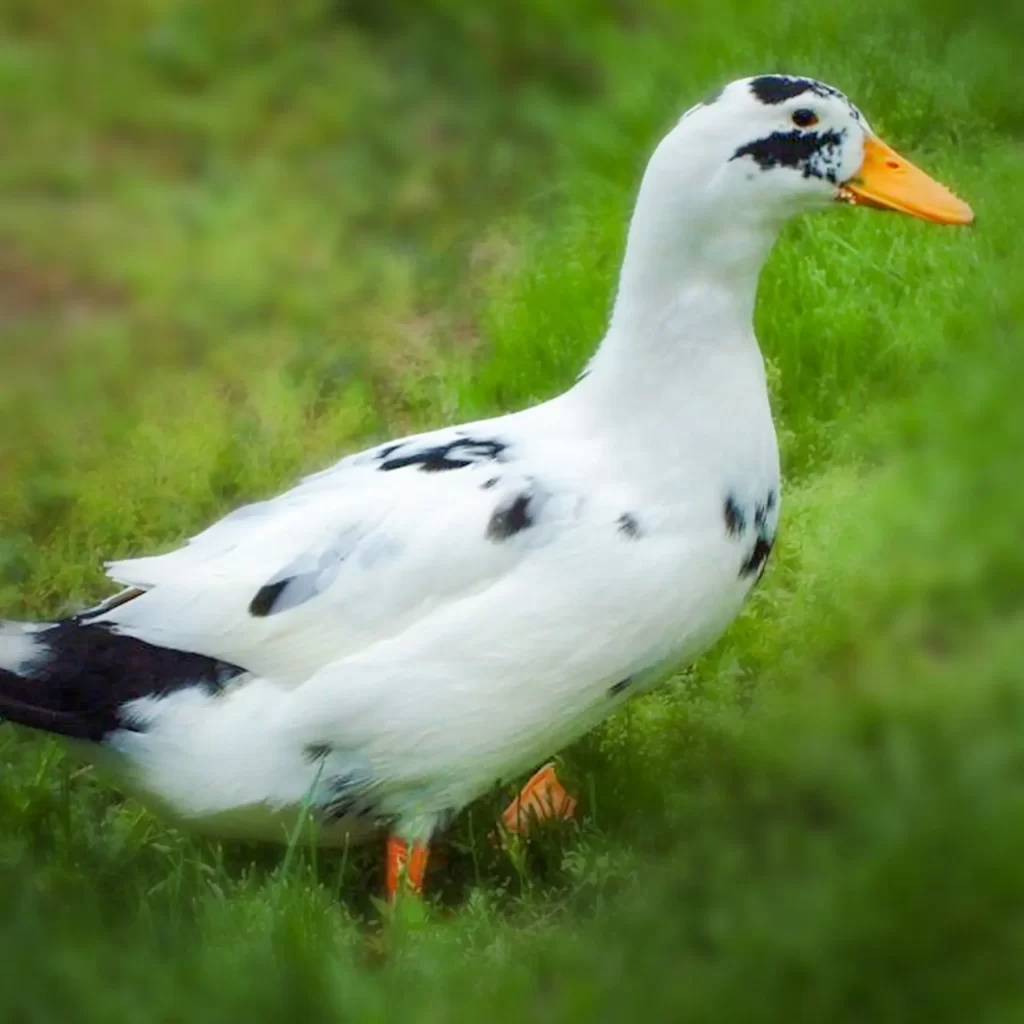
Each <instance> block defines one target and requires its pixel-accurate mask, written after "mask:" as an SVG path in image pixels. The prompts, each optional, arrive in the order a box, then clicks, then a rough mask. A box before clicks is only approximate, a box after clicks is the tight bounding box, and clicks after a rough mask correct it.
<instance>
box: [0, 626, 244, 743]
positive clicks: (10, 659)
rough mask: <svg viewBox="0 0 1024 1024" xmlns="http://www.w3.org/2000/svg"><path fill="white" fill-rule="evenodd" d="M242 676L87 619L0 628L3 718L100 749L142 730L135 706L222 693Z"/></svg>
mask: <svg viewBox="0 0 1024 1024" xmlns="http://www.w3.org/2000/svg"><path fill="white" fill-rule="evenodd" d="M241 672H242V669H240V668H237V667H236V666H234V665H229V664H227V663H226V662H222V661H218V660H217V659H215V658H208V657H206V656H204V655H201V654H194V653H190V652H186V651H178V650H173V649H172V648H169V647H160V646H158V645H155V644H149V643H146V642H145V641H143V640H139V639H136V638H135V637H132V636H127V635H123V634H120V633H118V632H116V631H115V629H114V628H113V627H112V626H110V625H109V624H106V623H94V622H84V621H82V619H81V617H78V618H72V619H65V620H63V621H61V622H56V623H48V624H35V623H19V622H3V623H0V719H4V720H6V721H9V722H14V723H16V724H18V725H24V726H27V727H29V728H31V729H40V730H42V731H43V732H48V733H54V734H55V735H58V736H65V737H68V738H70V739H76V740H86V741H90V742H95V743H98V742H101V741H102V740H103V739H104V738H105V737H107V736H108V735H109V734H110V733H112V732H115V731H117V730H119V729H134V728H137V724H136V723H135V721H134V719H133V716H132V714H131V709H130V705H131V704H132V702H133V701H136V700H139V699H141V698H143V697H160V696H164V695H166V694H168V693H170V692H172V691H174V690H177V689H181V688H183V687H186V686H201V687H205V688H206V689H208V690H211V691H214V690H218V689H220V688H221V687H222V686H224V685H225V684H226V683H227V682H229V681H230V680H231V679H233V678H234V677H235V676H237V675H239V674H241Z"/></svg>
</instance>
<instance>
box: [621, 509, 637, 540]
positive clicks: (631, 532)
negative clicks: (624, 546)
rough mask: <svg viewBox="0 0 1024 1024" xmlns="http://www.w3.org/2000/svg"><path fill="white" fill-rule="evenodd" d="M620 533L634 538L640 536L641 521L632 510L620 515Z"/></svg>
mask: <svg viewBox="0 0 1024 1024" xmlns="http://www.w3.org/2000/svg"><path fill="white" fill-rule="evenodd" d="M619 533H621V534H623V536H626V537H632V538H636V537H639V536H640V522H639V520H638V519H637V517H636V516H635V515H633V513H632V512H623V513H622V515H621V516H619Z"/></svg>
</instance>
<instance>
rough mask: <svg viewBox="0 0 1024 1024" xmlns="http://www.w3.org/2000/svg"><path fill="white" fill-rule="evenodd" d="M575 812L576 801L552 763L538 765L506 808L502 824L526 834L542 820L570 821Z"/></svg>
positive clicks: (506, 827) (511, 829)
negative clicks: (560, 780)
mask: <svg viewBox="0 0 1024 1024" xmlns="http://www.w3.org/2000/svg"><path fill="white" fill-rule="evenodd" d="M575 813H576V801H575V799H574V798H573V797H571V796H570V795H569V793H568V791H567V790H566V788H565V787H564V786H563V785H562V783H561V782H559V780H558V775H557V774H556V773H555V764H554V762H553V761H549V762H548V763H547V764H546V765H544V767H543V768H539V769H538V770H537V771H536V772H534V773H533V775H532V776H531V777H530V779H529V781H528V782H527V783H526V785H525V786H523V788H522V789H521V790H520V791H519V795H518V796H517V797H516V798H515V800H513V801H512V803H510V804H509V805H508V807H506V808H505V810H504V811H503V812H502V815H501V823H502V825H504V827H505V830H506V831H508V832H515V833H517V834H518V835H528V834H529V833H530V830H531V829H532V828H533V827H534V826H536V824H537V823H538V822H541V821H569V820H570V819H571V818H572V817H573V815H574V814H575Z"/></svg>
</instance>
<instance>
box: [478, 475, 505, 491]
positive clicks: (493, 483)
mask: <svg viewBox="0 0 1024 1024" xmlns="http://www.w3.org/2000/svg"><path fill="white" fill-rule="evenodd" d="M500 481H501V477H500V476H492V477H491V478H490V479H489V480H485V481H484V482H483V483H482V484H481V485H480V490H481V491H489V490H490V489H491V488H492V487H497V485H498V483H499V482H500Z"/></svg>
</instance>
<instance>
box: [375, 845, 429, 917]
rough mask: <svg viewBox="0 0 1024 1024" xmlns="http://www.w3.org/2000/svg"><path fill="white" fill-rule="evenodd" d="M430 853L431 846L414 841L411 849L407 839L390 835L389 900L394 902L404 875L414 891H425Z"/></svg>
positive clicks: (388, 865)
mask: <svg viewBox="0 0 1024 1024" xmlns="http://www.w3.org/2000/svg"><path fill="white" fill-rule="evenodd" d="M429 853H430V849H429V847H427V846H426V845H425V844H423V843H413V844H412V849H410V848H409V846H408V844H407V843H406V842H405V840H403V839H399V838H398V836H388V850H387V876H386V884H387V890H388V901H389V902H391V903H394V901H395V896H396V895H397V894H398V887H399V885H400V883H401V881H402V878H403V877H404V878H405V882H406V884H407V885H408V886H409V888H410V889H412V891H413V892H417V893H418V892H422V891H423V876H424V874H425V873H426V870H427V856H428V854H429Z"/></svg>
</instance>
